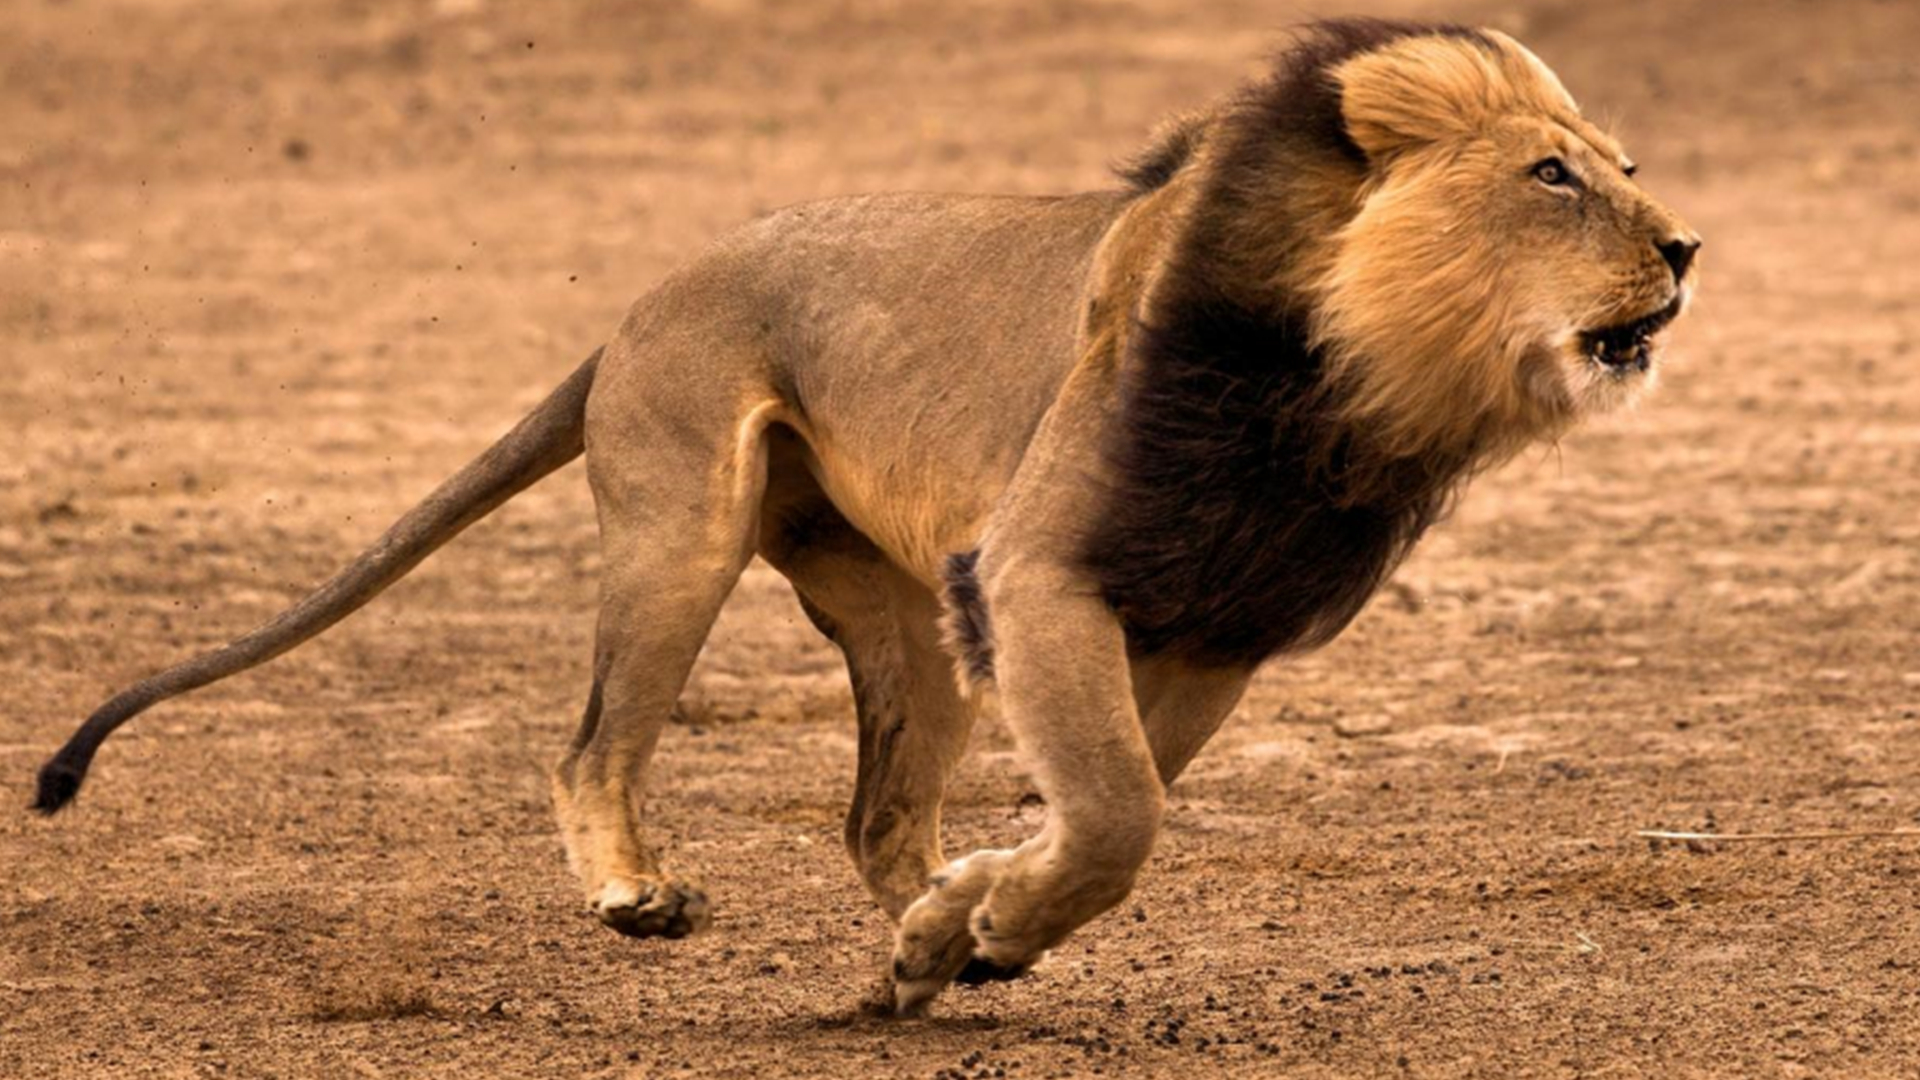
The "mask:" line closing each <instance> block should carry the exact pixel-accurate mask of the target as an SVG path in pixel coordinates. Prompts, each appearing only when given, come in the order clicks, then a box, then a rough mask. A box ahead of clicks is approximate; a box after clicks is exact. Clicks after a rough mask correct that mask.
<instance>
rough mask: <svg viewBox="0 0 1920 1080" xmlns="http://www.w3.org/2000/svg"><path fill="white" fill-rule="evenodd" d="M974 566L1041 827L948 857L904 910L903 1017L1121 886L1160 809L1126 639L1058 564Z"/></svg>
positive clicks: (1050, 937) (1002, 968) (1140, 860)
mask: <svg viewBox="0 0 1920 1080" xmlns="http://www.w3.org/2000/svg"><path fill="white" fill-rule="evenodd" d="M1010 562H1011V563H1012V565H1009V566H1005V567H995V566H993V564H992V562H991V558H990V557H989V558H988V559H987V560H986V561H984V562H983V566H982V571H983V579H982V583H983V586H984V591H985V594H986V596H987V608H988V611H989V612H990V617H991V619H992V624H993V634H994V649H995V660H994V664H995V672H996V680H997V682H998V684H999V690H1000V698H1001V704H1002V709H1003V711H1004V713H1005V715H1006V717H1007V721H1008V724H1009V725H1010V726H1011V727H1012V729H1013V731H1014V735H1015V737H1016V738H1017V739H1018V740H1019V742H1020V745H1021V747H1022V748H1023V749H1024V750H1025V751H1026V752H1027V754H1028V755H1029V756H1030V758H1031V759H1032V762H1033V765H1034V771H1035V776H1034V779H1035V781H1036V782H1037V784H1038V785H1039V788H1040V791H1041V794H1042V795H1043V796H1044V797H1045V798H1046V800H1047V807H1048V817H1047V823H1046V826H1045V827H1044V828H1042V829H1041V831H1040V833H1039V834H1038V835H1036V836H1034V837H1033V838H1032V839H1030V840H1028V841H1027V842H1026V843H1024V844H1022V845H1020V847H1019V848H1017V849H1015V850H1013V851H1011V852H1004V851H985V852H979V853H976V854H974V855H972V856H969V857H967V858H966V859H962V860H960V861H959V862H956V863H954V864H952V865H950V866H949V867H947V869H946V870H944V871H942V872H941V874H939V875H937V876H936V879H935V884H934V887H933V888H932V889H930V890H929V891H928V892H927V894H926V895H924V896H922V897H921V898H920V899H919V900H918V901H916V902H915V903H914V905H913V906H912V907H911V908H909V909H908V911H907V914H906V916H905V917H904V918H903V919H902V921H901V928H900V935H899V938H898V942H897V947H896V949H895V953H894V969H893V974H894V987H895V1006H896V1008H897V1009H899V1010H900V1011H902V1012H913V1011H916V1010H917V1009H919V1008H920V1007H922V1006H924V1004H925V1003H926V1001H928V1000H929V999H930V998H931V997H932V996H933V995H934V994H936V993H938V992H939V990H940V988H941V987H943V986H944V985H946V983H947V982H949V981H952V980H953V979H954V978H955V977H956V976H959V975H960V974H961V973H962V972H963V971H964V970H965V969H966V968H967V965H968V962H969V961H970V960H974V959H977V960H979V961H981V962H983V964H984V965H985V966H986V968H985V971H986V973H992V972H995V971H998V972H1009V973H1011V972H1018V971H1020V970H1024V969H1025V968H1026V967H1028V966H1029V965H1031V964H1032V963H1034V962H1035V961H1037V960H1038V959H1039V958H1040V957H1041V955H1042V954H1043V953H1045V951H1046V950H1047V949H1050V948H1052V947H1053V946H1054V945H1056V944H1057V943H1059V942H1060V940H1061V939H1063V938H1065V937H1066V936H1067V935H1068V934H1070V933H1072V932H1073V931H1074V930H1075V929H1077V928H1078V927H1080V926H1081V925H1082V924H1084V923H1086V922H1087V921H1088V920H1090V919H1092V918H1093V917H1094V916H1096V915H1099V914H1100V913H1102V912H1104V911H1106V910H1107V909H1109V908H1111V907H1112V906H1114V905H1115V904H1117V903H1119V902H1120V900H1121V899H1122V898H1123V897H1125V896H1126V895H1127V893H1128V892H1129V891H1131V889H1132V887H1133V881H1134V877H1135V875H1136V874H1137V873H1138V872H1139V870H1140V867H1141V866H1142V865H1143V864H1144V863H1145V862H1146V860H1147V856H1148V854H1149V853H1150V852H1151V851H1152V849H1153V842H1154V837H1155V834H1156V833H1157V832H1158V829H1159V824H1160V816H1161V811H1162V808H1163V805H1164V789H1163V787H1162V785H1161V782H1160V777H1159V773H1158V771H1157V769H1156V767H1155V764H1154V756H1153V753H1152V750H1151V749H1150V747H1149V745H1148V742H1147V738H1146V735H1145V733H1144V732H1143V731H1142V730H1141V725H1140V720H1139V717H1138V714H1137V713H1136V711H1135V705H1134V698H1133V687H1132V683H1131V680H1130V677H1129V669H1128V663H1127V655H1126V639H1125V635H1124V633H1123V632H1122V630H1121V627H1120V625H1119V623H1118V622H1117V620H1116V619H1115V618H1114V616H1113V614H1112V612H1111V611H1109V610H1108V609H1107V607H1106V605H1105V604H1103V603H1101V602H1100V600H1099V599H1098V597H1097V595H1095V594H1094V593H1093V592H1092V590H1090V589H1089V588H1088V587H1087V584H1086V582H1085V581H1084V580H1082V579H1080V577H1079V576H1078V574H1077V572H1076V571H1074V570H1072V569H1071V568H1068V567H1063V566H1055V565H1049V564H1047V563H1037V562H1035V561H1027V562H1025V563H1022V562H1021V561H1020V560H1017V559H1016V560H1010Z"/></svg>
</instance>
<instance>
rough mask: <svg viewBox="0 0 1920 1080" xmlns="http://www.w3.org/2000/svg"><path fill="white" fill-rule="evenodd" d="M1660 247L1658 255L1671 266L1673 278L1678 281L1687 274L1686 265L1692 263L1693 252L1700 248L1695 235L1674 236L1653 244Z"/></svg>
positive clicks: (1698, 240)
mask: <svg viewBox="0 0 1920 1080" xmlns="http://www.w3.org/2000/svg"><path fill="white" fill-rule="evenodd" d="M1655 246H1656V247H1658V248H1659V249H1660V257H1661V258H1663V259H1665V260H1667V265H1668V266H1671V267H1673V280H1675V281H1679V280H1680V279H1681V278H1683V277H1686V276H1687V267H1689V266H1692V265H1693V253H1694V252H1696V251H1699V250H1700V238H1699V237H1697V236H1676V237H1674V238H1673V239H1671V240H1663V241H1661V242H1660V243H1659V244H1657V245H1655Z"/></svg>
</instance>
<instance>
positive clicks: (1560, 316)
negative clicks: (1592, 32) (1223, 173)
mask: <svg viewBox="0 0 1920 1080" xmlns="http://www.w3.org/2000/svg"><path fill="white" fill-rule="evenodd" d="M1325 76H1326V77H1327V78H1328V79H1330V80H1331V82H1332V83H1333V84H1334V85H1335V86H1336V87H1337V90H1338V95H1339V109H1340V116H1341V120H1342V122H1343V126H1344V129H1345V132H1346V134H1347V136H1348V137H1349V138H1351V140H1352V141H1353V143H1355V144H1357V145H1358V147H1359V148H1360V150H1361V151H1362V152H1363V153H1364V155H1365V158H1366V163H1365V167H1364V179H1363V180H1362V181H1361V184H1360V187H1359V190H1358V192H1357V193H1356V194H1355V195H1354V196H1353V203H1352V204H1351V205H1352V206H1357V209H1356V210H1353V211H1352V212H1351V215H1350V216H1349V217H1347V220H1346V221H1345V223H1344V225H1343V226H1342V227H1341V228H1340V229H1339V231H1338V233H1337V235H1336V236H1335V237H1334V239H1333V242H1332V244H1331V245H1329V247H1328V249H1327V251H1326V253H1325V255H1324V258H1322V259H1318V260H1314V262H1315V263H1316V264H1317V265H1316V267H1315V271H1314V280H1312V281H1311V282H1309V283H1307V284H1308V287H1309V288H1311V289H1312V291H1313V292H1314V293H1315V295H1316V298H1317V301H1318V305H1317V311H1316V312H1315V317H1314V334H1315V338H1316V341H1317V342H1318V343H1319V344H1320V345H1321V346H1322V347H1323V348H1324V349H1325V351H1326V354H1327V356H1328V358H1329V365H1330V368H1331V374H1332V375H1333V376H1334V377H1335V378H1336V379H1338V380H1340V381H1341V382H1342V383H1343V384H1344V385H1345V386H1346V388H1347V390H1348V391H1349V394H1348V396H1347V399H1346V400H1347V402H1348V405H1347V409H1348V410H1349V413H1350V415H1351V416H1352V417H1353V418H1354V419H1356V420H1362V421H1364V422H1365V423H1366V425H1367V427H1368V428H1369V429H1371V430H1373V431H1374V432H1375V433H1376V434H1377V435H1378V436H1379V437H1380V438H1381V439H1383V440H1384V442H1385V443H1386V444H1387V445H1388V446H1391V447H1392V448H1394V449H1396V450H1399V451H1402V452H1407V453H1421V452H1425V451H1428V450H1432V449H1436V448H1441V447H1446V446H1458V445H1460V444H1461V442H1462V441H1463V440H1471V441H1473V442H1475V443H1478V444H1480V445H1481V446H1482V447H1490V448H1495V452H1498V449H1509V450H1510V449H1517V448H1518V446H1519V445H1521V444H1523V443H1524V442H1525V441H1527V440H1529V439H1532V438H1538V437H1541V436H1550V435H1552V434H1553V433H1555V432H1556V431H1558V430H1559V429H1560V428H1561V427H1563V426H1564V425H1565V424H1566V423H1567V422H1569V421H1571V420H1573V419H1576V418H1578V417H1579V416H1581V415H1584V414H1588V413H1592V412H1595V411H1599V410H1604V409H1609V408H1613V407H1616V406H1618V405H1620V404H1622V403H1624V402H1627V401H1630V400H1631V399H1632V398H1633V397H1634V396H1635V395H1636V394H1637V393H1638V392H1639V391H1641V390H1642V389H1643V388H1644V387H1646V386H1647V385H1649V384H1650V383H1651V381H1652V379H1653V377H1654V373H1655V368H1656V364H1657V361H1658V359H1659V352H1660V348H1661V345H1662V342H1663V335H1662V333H1661V332H1662V331H1663V330H1664V329H1665V328H1666V327H1667V325H1668V324H1669V323H1670V322H1671V321H1672V320H1673V319H1674V317H1675V316H1677V315H1678V314H1679V313H1680V312H1681V311H1682V310H1683V309H1684V308H1685V306H1686V304H1687V302H1688V299H1689V297H1690V295H1691V293H1692V291H1693V285H1694V281H1695V278H1696V277H1697V271H1696V270H1695V268H1694V258H1693V256H1694V252H1695V251H1696V250H1697V249H1698V248H1699V246H1700V239H1699V237H1698V236H1697V235H1696V234H1695V233H1694V232H1693V231H1692V230H1691V229H1689V228H1688V227H1687V225H1686V224H1685V223H1684V222H1683V221H1681V220H1680V218H1679V217H1678V215H1676V214H1675V213H1674V212H1673V211H1671V210H1669V209H1667V208H1666V207H1665V206H1663V205H1661V204H1660V203H1659V202H1658V201H1656V200H1655V199H1654V198H1653V197H1652V196H1651V195H1649V194H1647V192H1645V191H1644V190H1642V189H1641V187H1640V186H1639V184H1638V183H1636V182H1635V180H1634V165H1633V163H1632V161H1631V160H1630V159H1629V158H1628V157H1627V155H1626V153H1625V152H1624V151H1623V150H1622V149H1621V147H1620V145H1619V143H1618V142H1616V141H1615V140H1614V139H1613V138H1612V137H1611V136H1609V135H1608V134H1607V133H1606V132H1604V131H1602V130H1600V128H1598V127H1596V126H1595V125H1594V124H1593V123H1591V122H1589V121H1588V120H1586V119H1585V118H1583V117H1582V116H1581V115H1580V112H1579V108H1578V107H1577V106H1576V105H1575V104H1574V101H1573V99H1572V97H1570V96H1569V95H1568V93H1567V91H1566V90H1565V88H1563V87H1562V86H1561V84H1560V80H1559V79H1558V78H1556V77H1555V75H1554V74H1553V72H1552V71H1550V70H1549V69H1548V68H1547V66H1546V65H1545V64H1544V63H1542V62H1541V61H1540V60H1539V59H1538V58H1537V57H1535V56H1534V55H1533V54H1532V53H1530V52H1528V51H1527V50H1526V49H1525V48H1523V47H1522V46H1521V45H1520V44H1519V43H1518V42H1516V41H1514V40H1513V39H1512V38H1510V37H1507V36H1506V35H1504V34H1501V33H1498V32H1495V31H1457V32H1454V31H1450V32H1433V33H1425V34H1413V35H1407V36H1401V37H1398V38H1397V39H1395V40H1391V41H1389V42H1387V43H1385V44H1383V45H1381V46H1380V47H1377V48H1372V49H1368V50H1365V51H1361V52H1359V53H1358V54H1357V55H1353V56H1351V57H1348V58H1346V59H1343V60H1342V61H1341V62H1339V63H1338V64H1336V65H1333V66H1331V67H1330V68H1329V69H1327V70H1326V72H1325Z"/></svg>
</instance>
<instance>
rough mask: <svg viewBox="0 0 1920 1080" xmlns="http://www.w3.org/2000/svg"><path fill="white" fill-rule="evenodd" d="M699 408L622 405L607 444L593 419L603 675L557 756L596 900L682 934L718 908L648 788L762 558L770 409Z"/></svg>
mask: <svg viewBox="0 0 1920 1080" xmlns="http://www.w3.org/2000/svg"><path fill="white" fill-rule="evenodd" d="M693 408H695V407H687V409H688V411H686V412H683V413H682V414H680V415H678V416H674V417H671V418H665V419H661V420H658V421H655V420H654V419H653V417H657V416H659V414H658V413H654V414H652V415H651V416H650V415H649V414H648V413H647V412H645V411H644V410H640V411H637V412H636V413H635V414H630V415H624V416H622V417H621V422H620V425H619V426H618V427H617V428H615V429H614V430H613V431H612V432H610V433H609V434H608V435H607V436H606V437H605V439H604V440H603V441H600V442H595V441H593V436H592V429H591V428H590V429H589V447H590V452H589V461H588V465H589V470H590V476H591V479H592V483H593V489H594V498H595V501H596V503H597V504H598V508H599V511H600V529H601V544H602V548H603V550H604V553H605V566H604V569H603V571H602V574H603V584H602V588H601V591H602V600H601V609H600V621H599V627H598V632H597V635H596V641H595V656H594V687H593V692H592V695H591V697H590V699H589V702H588V706H587V712H586V716H585V718H584V720H583V721H582V723H581V725H580V729H579V732H578V734H577V735H576V736H575V737H574V739H573V742H572V744H571V745H570V746H569V747H568V749H567V752H566V754H565V755H564V756H563V757H562V758H561V760H560V762H559V764H558V765H557V766H556V767H555V768H554V771H553V792H554V806H555V810H556V812H557V814H558V817H559V819H560V826H561V831H562V835H563V836H564V838H565V840H566V845H567V854H568V859H569V861H570V863H571V864H572V866H573V869H574V872H575V873H576V874H577V875H578V876H579V878H580V882H581V885H582V886H583V887H584V889H585V891H586V899H587V903H588V904H589V905H590V906H591V908H592V909H593V912H594V914H595V915H596V916H597V917H598V918H599V919H600V921H601V922H603V923H605V924H606V925H607V926H609V927H611V928H612V929H614V930H617V931H619V932H620V933H623V934H627V935H629V936H632V937H669V938H678V937H686V936H687V935H689V934H693V933H697V932H699V931H701V930H703V929H705V928H706V926H707V924H708V922H709V920H710V914H709V908H708V904H707V899H706V896H705V895H704V894H703V893H702V892H701V890H700V889H699V888H698V887H697V886H695V885H694V884H692V883H691V882H690V881H688V880H686V879H684V878H682V877H678V876H676V875H674V874H672V873H670V872H669V871H668V870H667V869H666V868H665V867H663V865H662V862H661V859H660V856H659V854H658V852H657V851H656V850H655V849H654V848H653V847H652V846H651V845H650V844H648V843H647V842H646V840H645V839H644V836H643V831H642V828H641V820H642V812H641V802H640V799H641V795H642V791H643V779H644V776H645V771H646V768H647V764H648V762H649V761H650V760H651V758H652V757H653V752H654V748H655V746H656V744H657V743H658V742H659V739H660V735H661V732H662V730H663V729H664V728H665V727H666V724H667V721H668V718H669V717H670V715H671V714H672V711H673V707H674V704H675V702H676V701H677V700H678V698H679V695H680V692H681V690H682V689H683V687H684V686H685V684H686V680H687V676H688V674H689V673H690V672H691V671H692V668H693V664H694V661H695V660H696V659H697V658H698V656H699V653H700V647H701V645H702V644H703V643H704V642H705V640H706V637H707V634H708V632H709V631H710V630H711V629H712V627H713V623H714V619H715V618H716V617H717V616H718V615H719V612H720V607H721V605H722V604H723V603H724V602H725V601H726V598H727V594H728V593H729V592H730V591H732V589H733V586H734V583H735V582H736V581H737V580H738V579H739V576H740V573H741V571H742V570H744V569H745V568H746V564H747V561H748V560H749V559H750V558H752V554H753V547H754V531H755V524H756V522H757V520H758V515H759V512H760V499H761V496H762V494H763V492H764V490H765V486H766V444H765V438H764V436H765V430H766V427H767V423H768V420H767V417H768V415H769V414H770V413H771V412H772V408H773V407H772V406H762V407H760V408H757V409H753V410H751V411H750V412H748V413H747V415H745V416H743V417H726V416H719V417H711V416H710V417H705V418H702V417H700V416H698V415H696V414H693V413H692V409H693ZM590 419H591V418H590ZM703 420H704V422H702V421H703ZM656 423H659V424H665V425H667V426H668V429H667V430H664V431H660V430H653V428H654V426H655V424H656ZM695 433H698V434H699V435H700V436H701V437H700V438H694V437H692V436H693V435H694V434H695Z"/></svg>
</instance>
